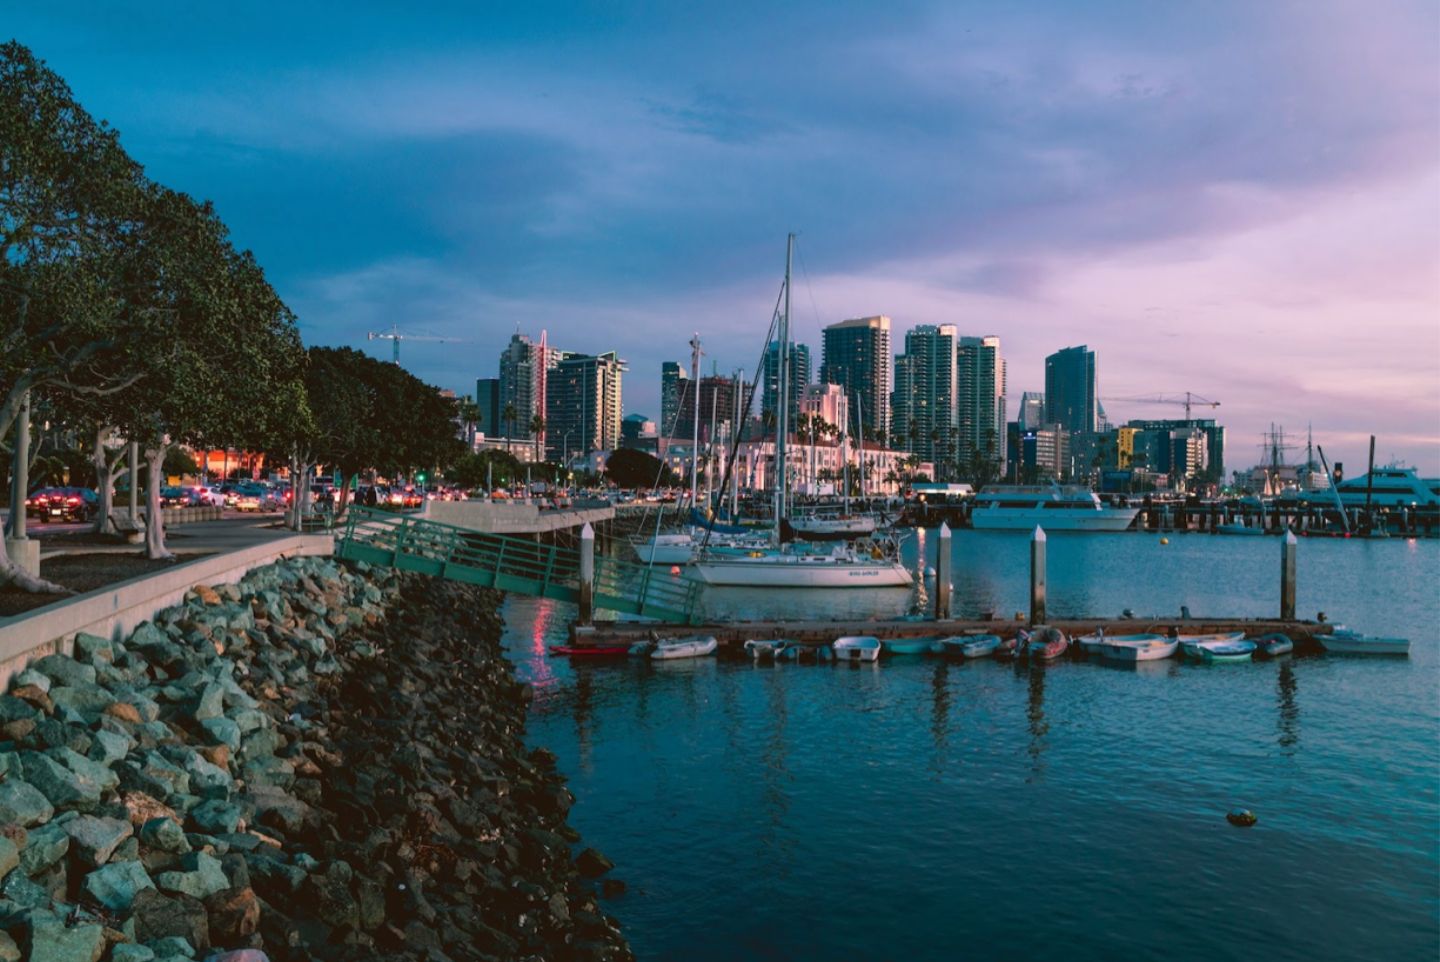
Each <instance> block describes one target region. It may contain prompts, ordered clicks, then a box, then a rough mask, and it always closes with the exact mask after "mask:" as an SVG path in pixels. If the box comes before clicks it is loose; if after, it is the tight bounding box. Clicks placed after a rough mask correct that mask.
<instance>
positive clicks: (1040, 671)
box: [1016, 663, 1050, 782]
mask: <svg viewBox="0 0 1440 962" xmlns="http://www.w3.org/2000/svg"><path fill="white" fill-rule="evenodd" d="M1016 670H1017V671H1028V672H1029V675H1030V692H1029V700H1028V702H1027V705H1026V709H1025V717H1026V719H1027V720H1028V721H1029V722H1030V745H1029V747H1028V748H1027V749H1026V751H1027V752H1028V753H1029V755H1030V772H1031V776H1032V777H1031V778H1027V779H1026V781H1027V782H1028V781H1036V780H1038V779H1039V778H1040V777H1041V776H1042V775H1043V774H1044V773H1045V763H1044V761H1043V758H1042V756H1043V755H1044V754H1045V736H1046V734H1048V733H1049V731H1050V723H1049V722H1047V721H1046V720H1045V676H1046V674H1048V672H1047V671H1046V669H1044V668H1040V667H1036V666H1033V665H1032V666H1030V667H1028V668H1022V667H1021V666H1020V664H1019V663H1017V664H1016Z"/></svg>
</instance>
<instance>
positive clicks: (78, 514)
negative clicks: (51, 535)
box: [25, 487, 100, 521]
mask: <svg viewBox="0 0 1440 962" xmlns="http://www.w3.org/2000/svg"><path fill="white" fill-rule="evenodd" d="M99 509H100V496H99V495H98V494H96V493H95V492H94V491H93V490H91V489H90V488H76V487H59V488H40V489H38V490H36V491H35V492H34V493H33V494H31V495H30V497H28V498H26V499H25V516H26V517H27V518H34V519H35V520H37V521H89V520H91V519H92V518H94V517H95V512H96V511H98V510H99Z"/></svg>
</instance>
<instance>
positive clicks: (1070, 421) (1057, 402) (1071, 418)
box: [1045, 344, 1099, 432]
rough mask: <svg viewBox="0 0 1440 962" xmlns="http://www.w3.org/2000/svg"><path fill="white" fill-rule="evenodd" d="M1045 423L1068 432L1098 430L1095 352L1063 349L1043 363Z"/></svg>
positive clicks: (1077, 348)
mask: <svg viewBox="0 0 1440 962" xmlns="http://www.w3.org/2000/svg"><path fill="white" fill-rule="evenodd" d="M1045 420H1046V421H1047V422H1049V423H1053V424H1058V425H1060V426H1061V427H1062V428H1064V429H1065V430H1067V431H1071V432H1080V431H1084V432H1091V431H1094V430H1096V428H1097V427H1098V426H1099V421H1098V420H1097V418H1096V409H1095V352H1094V351H1091V350H1087V349H1086V347H1085V345H1083V344H1082V345H1080V346H1079V347H1067V348H1064V349H1063V350H1059V351H1056V352H1055V353H1054V354H1051V355H1050V356H1049V357H1047V358H1046V359H1045Z"/></svg>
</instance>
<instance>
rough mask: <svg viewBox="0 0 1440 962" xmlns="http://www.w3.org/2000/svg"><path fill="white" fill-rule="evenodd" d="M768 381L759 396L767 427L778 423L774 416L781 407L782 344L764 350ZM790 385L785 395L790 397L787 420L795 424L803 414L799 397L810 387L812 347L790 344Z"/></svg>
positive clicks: (761, 412)
mask: <svg viewBox="0 0 1440 962" xmlns="http://www.w3.org/2000/svg"><path fill="white" fill-rule="evenodd" d="M764 375H765V380H764V383H763V387H762V391H761V395H760V416H761V417H762V418H763V419H764V420H765V423H766V424H776V423H778V422H777V421H776V418H775V415H776V412H777V411H779V409H780V406H779V403H778V402H777V400H776V395H777V394H778V393H779V391H780V345H779V344H777V343H776V342H774V341H771V342H770V344H769V345H768V346H767V347H766V348H765V370H764ZM789 378H790V383H789V390H788V391H787V392H786V393H787V394H788V395H789V396H790V408H789V410H788V411H787V412H786V417H787V418H788V419H789V423H790V424H792V425H793V424H794V423H795V418H796V416H797V415H798V414H799V413H800V398H801V396H802V395H803V394H804V393H805V388H806V387H808V386H809V384H810V348H808V347H806V346H805V345H804V344H791V345H790V374H789Z"/></svg>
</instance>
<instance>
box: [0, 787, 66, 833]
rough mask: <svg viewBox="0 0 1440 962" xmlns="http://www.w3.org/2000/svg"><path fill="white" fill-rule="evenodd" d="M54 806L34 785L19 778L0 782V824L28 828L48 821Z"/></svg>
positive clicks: (53, 811) (53, 812)
mask: <svg viewBox="0 0 1440 962" xmlns="http://www.w3.org/2000/svg"><path fill="white" fill-rule="evenodd" d="M54 814H55V806H54V805H53V804H51V802H50V799H49V798H47V797H46V795H45V794H44V793H43V792H41V791H40V790H39V789H38V788H36V787H35V786H34V785H31V784H30V783H29V782H26V781H23V780H22V779H20V778H16V777H10V778H6V779H5V780H4V781H0V822H15V823H17V824H19V825H23V826H25V827H26V828H29V827H30V826H31V825H38V824H40V823H41V822H48V821H50V818H51V816H53V815H54Z"/></svg>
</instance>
